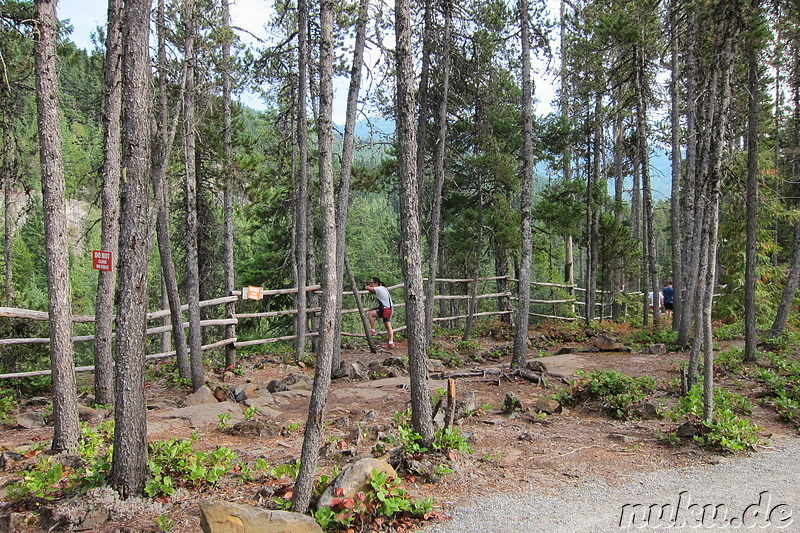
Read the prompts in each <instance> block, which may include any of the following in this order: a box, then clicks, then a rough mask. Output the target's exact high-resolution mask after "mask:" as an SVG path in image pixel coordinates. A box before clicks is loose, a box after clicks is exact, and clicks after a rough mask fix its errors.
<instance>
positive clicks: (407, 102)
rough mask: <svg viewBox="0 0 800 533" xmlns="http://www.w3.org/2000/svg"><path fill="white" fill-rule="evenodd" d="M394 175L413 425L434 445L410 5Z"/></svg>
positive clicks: (399, 16)
mask: <svg viewBox="0 0 800 533" xmlns="http://www.w3.org/2000/svg"><path fill="white" fill-rule="evenodd" d="M395 42H396V56H395V57H396V71H397V88H396V90H397V96H396V128H397V144H398V153H397V171H398V175H399V178H400V240H401V242H400V250H401V252H400V266H401V269H402V272H403V279H404V281H405V299H406V324H407V327H408V329H407V330H406V331H407V336H406V338H407V339H408V358H409V370H410V381H411V422H412V425H413V427H414V431H416V432H417V433H419V434H420V435H421V436H422V438H423V439H424V440H425V441H431V440H432V439H433V415H432V409H431V401H430V390H429V389H428V370H427V362H428V345H427V343H426V342H425V340H426V339H425V294H424V288H423V285H422V256H421V253H420V250H421V231H420V222H419V219H420V213H419V181H418V180H417V177H416V172H415V163H416V148H417V145H416V139H415V132H414V110H415V107H416V106H415V102H414V67H413V61H412V58H413V55H412V50H411V12H410V2H409V0H398V1H397V2H396V3H395Z"/></svg>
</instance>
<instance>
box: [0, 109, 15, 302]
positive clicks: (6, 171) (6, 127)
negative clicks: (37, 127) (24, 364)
mask: <svg viewBox="0 0 800 533" xmlns="http://www.w3.org/2000/svg"><path fill="white" fill-rule="evenodd" d="M12 157H13V155H12V147H11V124H10V120H8V118H7V117H3V168H2V173H3V175H2V177H0V179H2V183H1V184H0V185H1V186H2V187H3V227H4V228H5V231H4V232H3V257H4V258H5V261H6V268H5V286H4V287H3V296H4V297H5V302H6V305H7V306H10V305H11V300H12V299H13V297H14V290H13V285H12V283H11V282H12V274H13V273H12V269H11V263H12V252H11V243H12V242H13V237H14V224H13V222H12V221H11V218H12V217H11V194H12V193H11V182H12V176H13V168H14V164H13V162H12Z"/></svg>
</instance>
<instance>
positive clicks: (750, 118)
mask: <svg viewBox="0 0 800 533" xmlns="http://www.w3.org/2000/svg"><path fill="white" fill-rule="evenodd" d="M759 4H760V1H759V0H752V2H751V5H750V11H751V13H750V14H749V15H750V17H753V18H756V17H757V13H758V11H759ZM751 31H755V29H751ZM751 39H752V41H755V39H753V38H752V37H751ZM746 53H747V63H748V71H749V72H748V81H747V86H748V91H747V94H748V113H747V186H746V194H745V196H746V203H747V208H746V210H747V231H746V244H745V272H744V360H745V361H750V362H754V361H756V360H757V358H758V353H757V349H756V342H757V340H758V339H757V338H756V261H757V253H756V246H757V245H758V203H759V199H758V121H759V118H760V117H759V115H760V113H759V105H760V103H759V100H758V95H759V92H760V89H761V88H760V86H759V82H760V80H759V75H758V70H759V68H760V65H759V63H758V46H757V43H756V42H751V43H750V45H749V46H747V52H746Z"/></svg>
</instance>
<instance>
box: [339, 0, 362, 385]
mask: <svg viewBox="0 0 800 533" xmlns="http://www.w3.org/2000/svg"><path fill="white" fill-rule="evenodd" d="M368 9H369V0H360V3H359V7H358V20H357V22H356V41H355V45H354V47H353V64H352V66H351V68H350V87H349V89H348V92H347V109H346V112H345V124H344V137H343V138H342V170H341V172H342V174H341V176H340V178H339V197H338V200H337V204H336V286H337V287H343V280H344V270H345V268H344V265H345V260H346V259H345V258H346V257H347V239H346V236H347V215H348V213H347V210H348V206H349V205H350V182H351V181H352V180H351V177H352V171H353V148H354V145H355V130H356V114H357V112H358V93H359V91H360V89H361V71H362V70H363V66H364V49H365V48H366V42H367V22H368V21H369V13H368ZM362 318H363V316H362ZM364 324H365V326H364V331H365V333H366V330H367V329H369V326H368V323H367V322H366V321H365V322H364ZM334 332H335V338H334V342H333V350H334V351H333V362H332V364H331V368H332V371H333V372H334V373H335V372H336V371H337V370H338V369H339V367H340V365H341V360H342V357H341V353H342V346H341V336H342V314H341V313H337V315H336V327H335V328H334Z"/></svg>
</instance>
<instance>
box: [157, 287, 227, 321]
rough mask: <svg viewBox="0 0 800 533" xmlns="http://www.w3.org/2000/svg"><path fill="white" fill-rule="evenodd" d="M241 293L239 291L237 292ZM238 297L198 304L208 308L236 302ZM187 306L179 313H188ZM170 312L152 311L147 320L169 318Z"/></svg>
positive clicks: (162, 310) (224, 297)
mask: <svg viewBox="0 0 800 533" xmlns="http://www.w3.org/2000/svg"><path fill="white" fill-rule="evenodd" d="M239 292H241V291H239ZM238 301H239V297H238V296H236V295H233V296H223V297H222V298H214V299H213V300H203V301H202V302H200V307H209V306H211V305H219V304H225V303H228V302H238ZM188 310H189V304H183V305H182V306H181V311H188ZM171 314H172V312H171V311H170V310H169V309H161V310H160V311H153V312H152V313H147V320H155V319H156V318H164V317H167V316H170V315H171Z"/></svg>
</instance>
